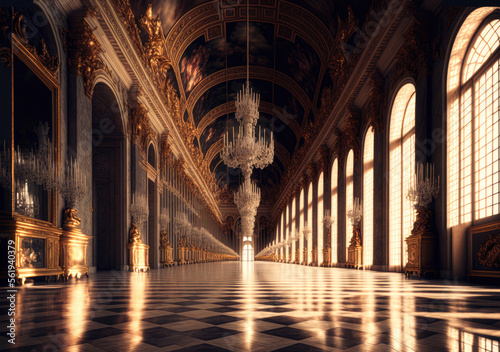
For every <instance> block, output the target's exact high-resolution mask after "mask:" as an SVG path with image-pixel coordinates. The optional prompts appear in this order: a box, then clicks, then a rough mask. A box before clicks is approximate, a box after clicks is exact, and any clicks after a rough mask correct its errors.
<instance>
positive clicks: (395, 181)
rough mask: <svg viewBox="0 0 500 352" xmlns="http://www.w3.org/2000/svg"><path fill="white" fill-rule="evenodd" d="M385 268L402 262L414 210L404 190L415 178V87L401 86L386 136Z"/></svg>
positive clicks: (392, 267)
mask: <svg viewBox="0 0 500 352" xmlns="http://www.w3.org/2000/svg"><path fill="white" fill-rule="evenodd" d="M389 170H390V174H389V266H390V269H391V270H395V271H400V270H401V268H402V266H403V265H404V264H405V263H406V250H404V248H405V243H404V240H405V239H406V237H408V236H409V235H410V234H411V229H412V227H413V223H414V221H415V209H414V208H413V207H412V205H411V204H410V202H409V201H407V200H406V198H405V196H406V190H407V188H408V186H409V185H411V184H413V179H414V178H415V86H414V85H413V84H411V83H408V84H405V85H404V86H403V87H402V88H401V89H400V90H399V92H398V94H397V95H396V98H395V99H394V105H393V107H392V111H391V120H390V133H389Z"/></svg>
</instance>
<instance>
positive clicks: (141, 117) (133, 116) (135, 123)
mask: <svg viewBox="0 0 500 352" xmlns="http://www.w3.org/2000/svg"><path fill="white" fill-rule="evenodd" d="M128 116H129V123H128V129H129V133H130V137H131V139H132V142H133V143H135V144H137V145H138V146H139V147H140V148H141V150H142V151H145V149H146V144H147V142H148V141H149V140H151V139H154V137H155V133H154V131H153V129H152V127H151V125H150V123H149V118H148V111H147V110H146V108H145V107H144V105H142V104H141V103H140V102H136V103H135V104H133V105H131V106H130V112H129V115H128Z"/></svg>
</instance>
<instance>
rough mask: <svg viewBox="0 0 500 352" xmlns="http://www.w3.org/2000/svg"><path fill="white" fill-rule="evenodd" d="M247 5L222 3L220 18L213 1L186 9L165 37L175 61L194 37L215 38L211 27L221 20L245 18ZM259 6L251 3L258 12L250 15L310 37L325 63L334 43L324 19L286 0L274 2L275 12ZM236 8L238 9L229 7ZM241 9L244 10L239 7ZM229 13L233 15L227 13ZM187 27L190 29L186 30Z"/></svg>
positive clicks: (301, 35) (254, 19)
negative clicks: (225, 4)
mask: <svg viewBox="0 0 500 352" xmlns="http://www.w3.org/2000/svg"><path fill="white" fill-rule="evenodd" d="M277 4H279V8H276V5H277ZM246 6H247V5H246V4H243V5H239V6H224V5H222V9H223V13H224V14H223V16H222V17H223V18H221V13H220V12H219V9H218V8H216V6H214V4H213V3H207V4H202V5H200V6H198V7H196V8H194V9H192V10H190V11H189V12H187V13H186V14H185V15H183V16H182V17H181V18H180V19H179V20H178V21H177V22H176V23H175V24H174V25H173V27H172V28H171V29H170V31H169V32H168V34H167V38H166V39H165V43H166V45H167V48H169V50H170V57H171V58H172V59H173V61H174V62H179V61H180V59H181V57H182V55H183V54H184V52H185V50H186V49H187V47H188V46H189V45H190V44H191V43H192V42H193V41H194V40H196V39H197V38H199V37H200V36H202V35H205V39H206V40H209V39H212V38H213V35H211V34H210V30H211V29H212V28H218V27H220V25H221V23H225V22H237V21H243V20H245V19H246V15H245V14H246ZM260 6H262V4H260V5H259V6H258V7H255V6H254V5H253V4H251V6H250V13H251V14H255V16H252V18H251V20H252V21H258V22H267V23H273V24H277V25H285V26H286V27H288V28H290V29H291V30H293V31H294V32H295V33H298V34H299V36H300V37H302V38H303V39H305V40H306V41H308V43H309V44H310V45H311V46H312V47H313V48H314V49H315V51H316V53H317V54H318V56H319V58H320V60H321V62H322V64H325V63H326V61H327V58H328V48H330V47H331V45H332V44H333V37H332V35H331V33H330V31H329V30H328V28H326V26H325V25H324V24H323V22H322V21H321V20H319V19H318V18H317V17H316V16H314V15H313V14H312V13H310V12H309V11H307V10H306V9H304V8H303V7H300V6H298V5H295V4H293V3H289V2H286V1H276V3H275V4H274V5H273V7H274V8H275V10H274V11H275V13H274V14H271V13H270V12H269V11H270V10H272V8H260ZM233 8H234V10H236V11H228V10H231V9H233ZM238 9H242V10H244V11H245V12H241V11H238ZM259 10H260V11H259ZM276 12H277V14H276ZM227 14H229V15H230V17H228V16H226V15H227ZM276 18H277V19H276ZM187 28H189V30H186V29H187ZM223 33H224V28H222V33H221V35H224V34H223ZM284 37H285V38H286V37H287V36H284ZM293 37H294V36H292V38H293Z"/></svg>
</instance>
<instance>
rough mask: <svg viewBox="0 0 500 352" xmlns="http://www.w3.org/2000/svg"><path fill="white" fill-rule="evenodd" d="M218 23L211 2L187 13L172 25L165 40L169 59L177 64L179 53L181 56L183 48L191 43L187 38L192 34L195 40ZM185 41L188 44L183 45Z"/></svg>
mask: <svg viewBox="0 0 500 352" xmlns="http://www.w3.org/2000/svg"><path fill="white" fill-rule="evenodd" d="M218 21H220V16H219V11H218V8H217V7H216V6H215V4H214V3H213V2H209V3H206V4H203V5H200V6H198V7H196V8H194V9H192V10H190V11H189V12H187V13H186V14H185V15H183V16H182V17H181V18H180V19H179V20H178V21H177V22H176V23H175V24H174V26H173V27H172V28H171V29H170V31H169V32H168V34H167V38H166V39H165V44H166V46H167V48H168V49H169V50H170V57H172V58H173V59H174V61H175V62H178V61H179V52H180V55H182V53H183V52H184V50H185V48H186V47H187V46H188V45H189V44H190V43H191V42H192V40H191V41H190V40H189V38H190V37H192V36H193V33H194V34H195V35H197V36H196V38H197V37H199V36H200V35H201V34H202V33H203V32H204V31H205V30H206V29H207V28H209V27H212V26H213V24H214V23H215V22H218ZM187 41H189V44H185V43H186V42H187Z"/></svg>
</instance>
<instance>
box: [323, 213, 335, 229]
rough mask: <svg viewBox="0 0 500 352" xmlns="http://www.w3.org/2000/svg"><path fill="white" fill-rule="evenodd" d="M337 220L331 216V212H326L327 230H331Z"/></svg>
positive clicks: (325, 223) (324, 218) (324, 223)
mask: <svg viewBox="0 0 500 352" xmlns="http://www.w3.org/2000/svg"><path fill="white" fill-rule="evenodd" d="M334 222H335V220H334V219H333V217H332V216H331V215H330V210H328V209H327V210H325V215H324V216H323V225H324V226H325V227H326V228H327V229H330V226H332V225H333V223H334Z"/></svg>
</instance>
